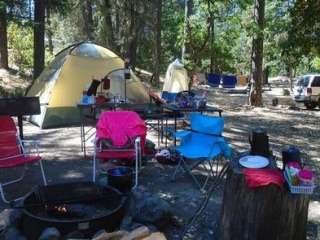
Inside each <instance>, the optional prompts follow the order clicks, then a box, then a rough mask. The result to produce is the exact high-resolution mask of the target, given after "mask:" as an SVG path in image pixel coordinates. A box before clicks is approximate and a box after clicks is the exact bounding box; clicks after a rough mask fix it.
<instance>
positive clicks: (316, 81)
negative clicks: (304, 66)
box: [311, 76, 320, 87]
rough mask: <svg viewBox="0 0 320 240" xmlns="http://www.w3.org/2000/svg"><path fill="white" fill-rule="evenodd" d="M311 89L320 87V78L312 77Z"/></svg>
mask: <svg viewBox="0 0 320 240" xmlns="http://www.w3.org/2000/svg"><path fill="white" fill-rule="evenodd" d="M311 86H312V87H320V76H317V77H314V79H313V82H312V85H311Z"/></svg>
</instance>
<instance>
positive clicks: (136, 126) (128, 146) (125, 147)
mask: <svg viewBox="0 0 320 240" xmlns="http://www.w3.org/2000/svg"><path fill="white" fill-rule="evenodd" d="M146 134H147V127H146V124H145V122H144V121H143V120H142V119H141V118H140V116H139V115H138V114H137V113H136V112H133V111H107V112H103V113H101V115H100V117H99V120H98V123H97V125H96V139H95V151H94V156H93V181H94V182H95V180H96V171H97V168H98V166H97V165H98V164H99V161H98V159H99V160H113V159H117V160H121V159H129V160H132V161H135V184H134V187H136V186H137V185H138V173H139V168H140V166H141V156H142V154H143V149H144V145H145V141H146Z"/></svg>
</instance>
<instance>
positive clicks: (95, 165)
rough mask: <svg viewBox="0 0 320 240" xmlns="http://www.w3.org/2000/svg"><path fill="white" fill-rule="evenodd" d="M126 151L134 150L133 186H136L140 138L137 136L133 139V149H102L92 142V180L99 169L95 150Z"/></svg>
mask: <svg viewBox="0 0 320 240" xmlns="http://www.w3.org/2000/svg"><path fill="white" fill-rule="evenodd" d="M114 151H116V152H128V151H134V152H135V172H134V174H135V178H134V179H135V184H134V186H133V188H136V187H137V186H138V184H139V169H140V168H141V156H142V151H141V138H140V137H137V138H136V139H135V141H134V149H133V148H131V149H102V146H101V144H99V146H97V145H96V142H95V143H94V153H93V166H92V168H93V172H92V181H93V182H95V181H96V173H97V170H98V169H99V159H98V157H97V152H114Z"/></svg>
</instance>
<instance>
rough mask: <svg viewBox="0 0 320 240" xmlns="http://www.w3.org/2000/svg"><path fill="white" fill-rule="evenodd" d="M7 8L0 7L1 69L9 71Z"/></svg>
mask: <svg viewBox="0 0 320 240" xmlns="http://www.w3.org/2000/svg"><path fill="white" fill-rule="evenodd" d="M6 15H7V13H6V7H5V6H3V7H0V68H5V69H8V68H9V65H8V40H7V17H6Z"/></svg>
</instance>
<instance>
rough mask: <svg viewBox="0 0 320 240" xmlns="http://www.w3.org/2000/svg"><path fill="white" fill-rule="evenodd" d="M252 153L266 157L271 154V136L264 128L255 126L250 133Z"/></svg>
mask: <svg viewBox="0 0 320 240" xmlns="http://www.w3.org/2000/svg"><path fill="white" fill-rule="evenodd" d="M249 143H250V145H251V154H252V155H260V156H264V157H269V156H270V149H269V137H268V135H267V132H266V130H264V129H263V128H255V129H253V130H252V131H251V133H250V135H249Z"/></svg>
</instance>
